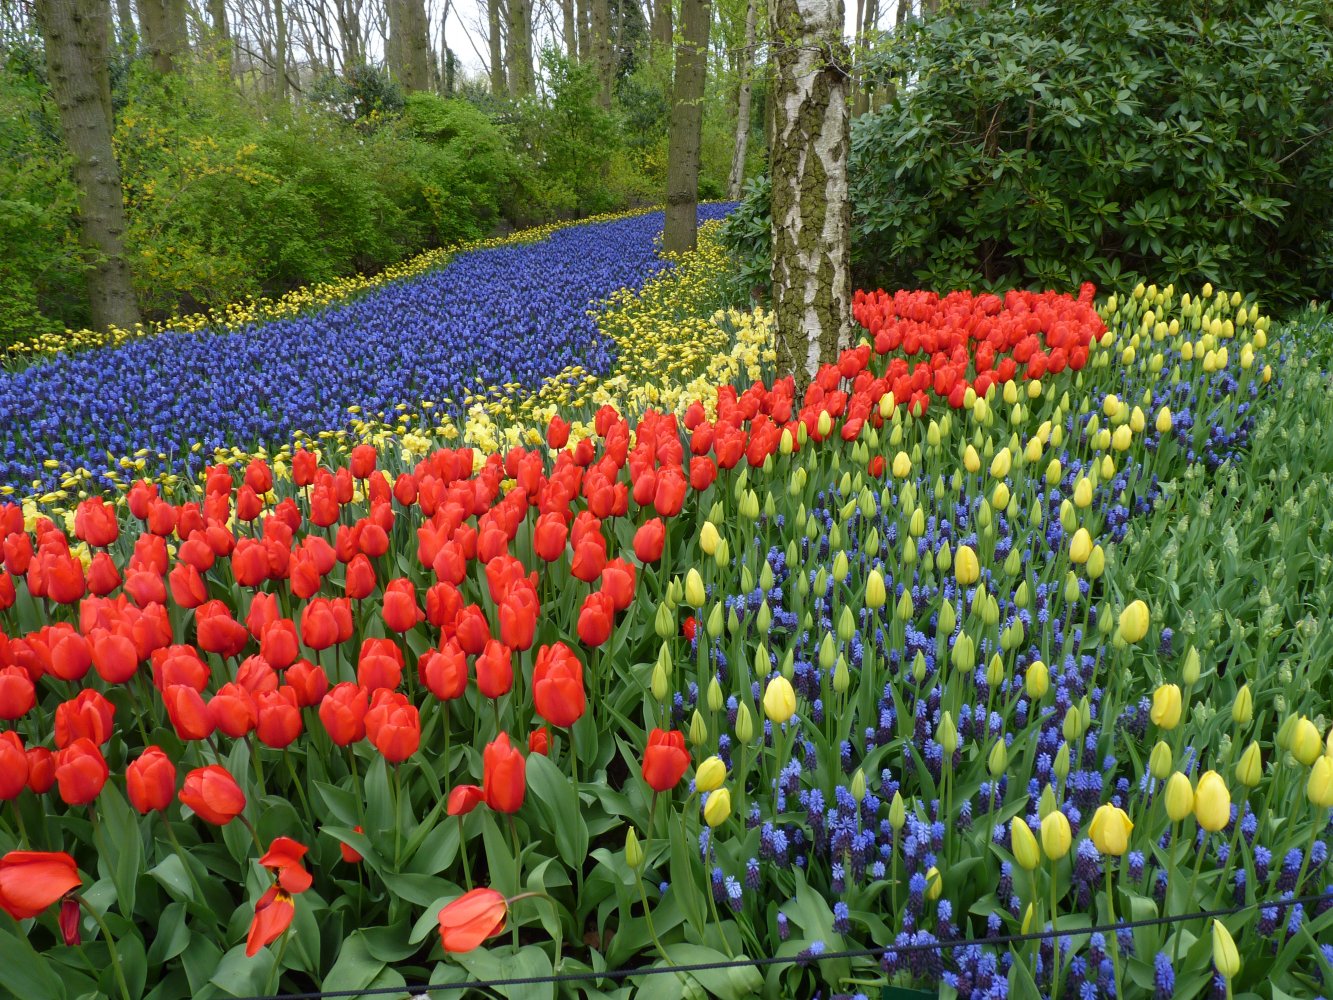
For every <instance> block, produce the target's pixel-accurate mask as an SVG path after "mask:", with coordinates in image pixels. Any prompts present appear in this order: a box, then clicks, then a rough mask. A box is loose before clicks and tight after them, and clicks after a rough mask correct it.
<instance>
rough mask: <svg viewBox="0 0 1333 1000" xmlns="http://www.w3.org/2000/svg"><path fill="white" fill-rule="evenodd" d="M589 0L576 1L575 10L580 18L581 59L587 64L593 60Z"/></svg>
mask: <svg viewBox="0 0 1333 1000" xmlns="http://www.w3.org/2000/svg"><path fill="white" fill-rule="evenodd" d="M588 4H589V0H574V6H575V10H576V12H577V14H578V18H579V59H581V60H582V61H583V62H587V61H588V60H589V59H591V58H593V50H592V49H593V47H592V28H591V25H590V22H591V19H592V17H591V14H590V12H589V10H588Z"/></svg>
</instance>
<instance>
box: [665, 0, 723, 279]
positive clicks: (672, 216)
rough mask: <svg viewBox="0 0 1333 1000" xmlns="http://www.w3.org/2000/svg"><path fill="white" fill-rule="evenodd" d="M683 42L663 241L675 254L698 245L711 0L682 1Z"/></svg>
mask: <svg viewBox="0 0 1333 1000" xmlns="http://www.w3.org/2000/svg"><path fill="white" fill-rule="evenodd" d="M680 20H681V25H680V28H681V40H680V44H679V45H677V46H676V80H675V86H674V88H673V89H674V93H673V95H672V99H671V132H670V134H669V135H668V136H667V196H666V226H665V229H664V231H663V234H662V245H663V248H664V249H666V250H667V251H668V252H670V253H681V252H683V251H686V250H693V249H694V248H695V246H696V245H697V244H698V214H699V141H700V132H701V130H702V128H703V111H704V83H705V81H706V78H707V76H708V26H709V22H710V21H711V20H712V10H711V9H710V5H709V0H682V3H681V7H680Z"/></svg>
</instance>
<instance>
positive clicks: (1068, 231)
mask: <svg viewBox="0 0 1333 1000" xmlns="http://www.w3.org/2000/svg"><path fill="white" fill-rule="evenodd" d="M1326 6H1327V5H1326V0H1291V2H1286V3H1267V4H1265V3H1259V2H1256V0H1211V2H1208V3H1202V2H1183V3H1182V2H1166V0H1121V2H1119V3H1105V2H1104V0H1067V2H1065V3H1061V4H1058V5H1055V4H1046V3H1022V4H1020V5H1019V6H1018V7H1016V8H1014V7H1005V6H1002V5H988V6H982V7H979V8H976V9H973V8H964V9H962V10H961V11H960V12H959V13H957V14H956V15H953V16H943V17H939V18H937V19H934V20H932V21H931V22H929V23H927V24H926V25H924V26H922V25H917V26H916V27H915V28H914V29H912V30H911V32H910V34H909V36H908V39H907V42H906V44H905V45H904V46H900V47H899V48H898V49H896V50H895V58H893V59H886V60H884V62H883V65H882V72H883V73H884V74H885V75H888V74H890V73H892V74H894V75H896V76H898V77H899V83H900V86H899V88H898V94H899V96H898V97H897V99H895V100H894V101H892V102H890V103H888V104H886V105H885V106H884V107H882V108H880V109H879V110H877V111H875V112H873V113H872V114H869V115H865V116H863V117H862V118H860V119H858V120H857V121H856V122H855V124H854V126H853V130H852V159H851V182H852V204H853V212H854V242H853V254H854V259H855V264H856V270H857V275H858V281H860V282H861V283H863V284H877V285H884V286H887V287H892V286H919V285H925V286H928V287H933V288H940V289H943V288H958V287H973V288H975V287H1004V286H1013V285H1041V286H1053V287H1066V288H1068V287H1072V286H1075V285H1078V284H1079V283H1081V282H1083V281H1093V282H1096V283H1098V284H1099V285H1107V286H1112V285H1119V286H1123V285H1126V284H1128V285H1132V284H1134V283H1135V282H1136V281H1137V280H1139V279H1140V278H1144V279H1147V280H1153V281H1158V282H1162V283H1165V282H1169V281H1174V282H1176V283H1177V284H1185V285H1190V286H1195V287H1197V286H1199V285H1202V284H1203V283H1204V282H1205V281H1211V282H1213V283H1214V284H1217V285H1219V286H1222V287H1227V288H1241V289H1247V290H1253V291H1256V292H1258V293H1260V294H1262V295H1264V296H1265V297H1267V298H1269V299H1270V300H1280V301H1287V302H1291V301H1296V300H1299V299H1302V298H1306V297H1308V296H1310V295H1313V294H1327V292H1328V289H1329V288H1330V286H1331V285H1333V24H1331V23H1330V18H1329V14H1328V10H1327V9H1326ZM904 74H905V75H906V76H907V77H908V79H909V80H910V85H908V86H905V87H904V86H901V76H902V75H904ZM756 211H759V212H763V213H765V214H764V218H765V219H766V217H767V216H766V208H764V207H763V206H759V207H758V208H757V209H756ZM751 228H754V227H753V226H752V225H750V224H746V225H740V224H738V226H737V227H736V228H735V229H733V232H736V233H737V235H739V236H742V237H743V236H744V235H745V234H746V233H747V232H748V231H749V229H751ZM747 248H748V252H749V253H751V254H754V253H755V252H756V247H755V246H754V245H753V240H751V242H750V243H749V244H746V243H745V242H744V241H743V240H742V242H741V243H740V244H739V247H738V249H742V250H744V249H747ZM761 252H762V253H764V254H766V252H767V250H766V244H765V245H764V248H763V249H762V251H761ZM758 266H759V265H758V264H756V263H754V262H751V264H750V267H751V269H752V270H753V269H756V268H757V267H758Z"/></svg>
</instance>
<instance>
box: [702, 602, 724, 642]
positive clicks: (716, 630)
mask: <svg viewBox="0 0 1333 1000" xmlns="http://www.w3.org/2000/svg"><path fill="white" fill-rule="evenodd" d="M725 622H726V619H725V618H723V616H722V605H720V604H714V605H713V609H712V610H711V611H709V612H708V621H707V623H706V625H705V627H706V628H707V629H708V634H709V635H710V636H711V637H712V638H714V639H716V638H717V637H718V636H720V635H721V634H722V627H723V625H724V624H725Z"/></svg>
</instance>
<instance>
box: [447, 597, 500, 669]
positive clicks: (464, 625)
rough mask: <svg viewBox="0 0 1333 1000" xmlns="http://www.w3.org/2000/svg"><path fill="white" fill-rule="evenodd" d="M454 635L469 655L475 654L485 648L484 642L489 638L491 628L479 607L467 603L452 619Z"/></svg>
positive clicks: (488, 640)
mask: <svg viewBox="0 0 1333 1000" xmlns="http://www.w3.org/2000/svg"><path fill="white" fill-rule="evenodd" d="M454 637H455V638H456V639H457V640H458V645H460V646H461V647H463V652H465V653H467V654H468V655H469V656H476V655H477V654H479V653H480V652H481V651H482V650H483V649H485V648H486V643H488V642H490V640H491V628H490V626H489V625H488V624H487V623H486V615H485V614H484V613H483V612H482V610H481V608H479V607H477V606H476V605H475V604H469V605H468V606H467V607H465V608H463V610H462V611H460V612H458V617H457V618H456V619H454Z"/></svg>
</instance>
